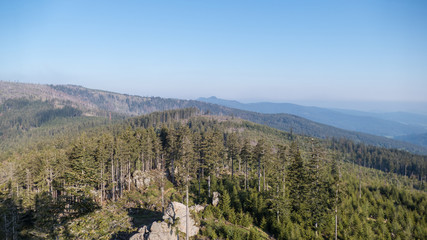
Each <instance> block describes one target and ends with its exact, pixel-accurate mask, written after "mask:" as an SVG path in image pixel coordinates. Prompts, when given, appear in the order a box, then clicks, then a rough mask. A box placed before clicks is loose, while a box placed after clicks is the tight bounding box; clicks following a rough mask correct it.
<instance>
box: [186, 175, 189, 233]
mask: <svg viewBox="0 0 427 240" xmlns="http://www.w3.org/2000/svg"><path fill="white" fill-rule="evenodd" d="M186 195H187V196H186V198H187V207H186V209H185V239H186V240H188V233H189V227H190V226H189V223H188V214H189V213H190V211H189V210H188V175H187V190H186Z"/></svg>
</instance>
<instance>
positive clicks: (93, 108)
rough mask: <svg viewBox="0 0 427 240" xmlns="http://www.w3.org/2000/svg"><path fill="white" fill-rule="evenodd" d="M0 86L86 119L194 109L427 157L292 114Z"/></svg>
mask: <svg viewBox="0 0 427 240" xmlns="http://www.w3.org/2000/svg"><path fill="white" fill-rule="evenodd" d="M0 86H1V87H2V88H1V89H3V86H6V87H7V88H8V89H9V90H10V91H12V92H14V94H13V95H11V94H7V93H5V91H2V92H1V95H2V96H1V97H0V99H2V100H3V101H4V99H7V98H8V97H9V98H10V97H15V96H18V97H21V96H27V97H28V98H30V99H44V100H50V101H53V102H55V104H56V105H61V104H62V105H65V104H67V105H70V106H73V107H78V108H79V109H81V110H82V112H83V113H82V114H83V115H86V116H91V115H97V116H104V117H107V116H108V113H109V112H110V113H111V112H112V113H116V114H121V115H122V116H136V115H141V114H146V113H151V112H154V111H164V110H169V109H178V108H189V107H195V108H198V109H199V110H200V111H202V112H204V113H210V114H215V115H229V116H235V117H239V118H242V119H245V120H249V121H252V122H255V123H260V124H265V125H268V126H271V127H274V128H277V129H280V130H284V131H288V132H291V131H292V132H293V133H296V134H303V135H307V136H314V137H319V138H338V139H339V138H346V139H349V140H352V141H355V142H363V143H366V144H369V145H374V146H381V147H387V148H396V149H405V150H407V151H410V152H413V153H419V154H427V149H426V148H424V147H421V146H417V145H413V144H410V143H405V142H401V141H396V140H393V139H388V138H384V137H378V136H373V135H369V134H365V133H359V132H353V131H347V130H343V129H339V128H335V127H331V126H327V125H324V124H320V123H316V122H313V121H310V120H307V119H304V118H301V117H297V116H295V115H290V114H262V113H256V112H250V111H245V110H239V109H234V108H229V107H224V106H220V105H217V104H212V103H206V102H201V101H195V100H181V99H170V98H160V97H140V96H131V95H126V94H119V93H113V92H107V91H102V90H94V89H87V88H84V87H81V86H74V85H56V86H53V85H41V86H40V85H36V84H22V83H9V82H1V81H0ZM3 95H4V96H3ZM0 114H1V113H0Z"/></svg>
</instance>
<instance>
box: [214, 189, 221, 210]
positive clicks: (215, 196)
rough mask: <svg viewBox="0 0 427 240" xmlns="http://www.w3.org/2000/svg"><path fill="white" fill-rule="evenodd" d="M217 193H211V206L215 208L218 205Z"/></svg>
mask: <svg viewBox="0 0 427 240" xmlns="http://www.w3.org/2000/svg"><path fill="white" fill-rule="evenodd" d="M219 195H220V194H219V192H213V193H212V205H214V206H215V207H216V206H217V205H218V203H219Z"/></svg>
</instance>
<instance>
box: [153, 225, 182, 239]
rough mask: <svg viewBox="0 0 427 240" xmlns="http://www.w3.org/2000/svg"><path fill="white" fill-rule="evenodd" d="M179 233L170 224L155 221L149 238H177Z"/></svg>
mask: <svg viewBox="0 0 427 240" xmlns="http://www.w3.org/2000/svg"><path fill="white" fill-rule="evenodd" d="M177 238H178V235H177V234H176V231H175V229H174V228H172V226H170V224H167V223H166V222H153V224H152V225H151V228H150V233H149V235H148V238H147V240H176V239H177Z"/></svg>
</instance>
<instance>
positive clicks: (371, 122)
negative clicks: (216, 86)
mask: <svg viewBox="0 0 427 240" xmlns="http://www.w3.org/2000/svg"><path fill="white" fill-rule="evenodd" d="M198 100H199V101H203V102H208V103H214V104H219V105H222V106H226V107H232V108H238V109H242V110H247V111H254V112H259V113H268V114H274V113H288V114H293V115H296V116H300V117H303V118H307V119H309V120H312V121H315V122H319V123H323V124H327V125H331V126H334V127H338V128H342V129H346V130H350V131H357V132H364V133H369V134H373V135H378V136H385V137H394V136H400V135H407V134H418V133H424V132H427V126H425V125H421V124H408V123H407V122H405V121H395V119H398V116H394V117H393V116H389V117H388V118H387V117H386V116H387V115H386V114H383V115H379V114H378V115H375V114H370V115H369V114H368V113H366V114H362V112H360V113H359V114H352V113H353V112H352V111H347V112H345V111H344V110H343V111H339V110H330V109H325V108H319V107H306V106H301V105H296V104H290V103H270V102H259V103H247V104H244V103H240V102H238V101H232V100H224V99H218V98H216V97H210V98H198ZM379 116H383V117H379ZM405 116H407V117H406V118H405V119H408V118H409V114H407V115H405ZM415 117H416V116H412V119H413V120H414V121H411V123H415V121H416V120H415V119H416V118H415ZM408 120H409V119H408ZM421 122H422V120H419V117H418V119H417V123H421ZM424 124H427V121H426V122H424Z"/></svg>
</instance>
